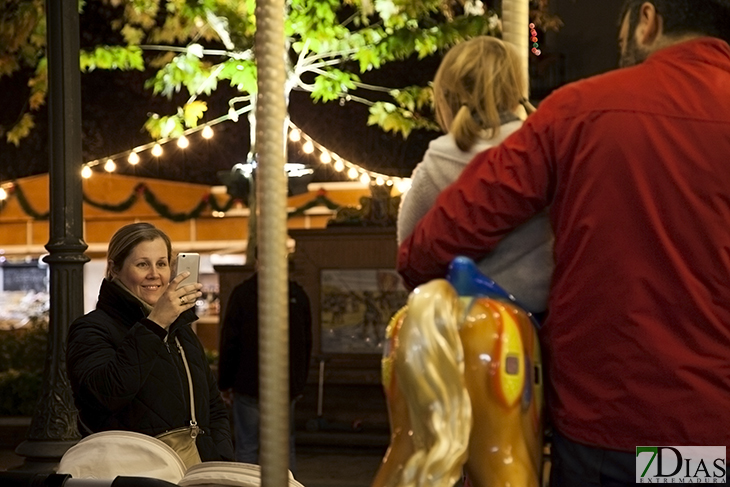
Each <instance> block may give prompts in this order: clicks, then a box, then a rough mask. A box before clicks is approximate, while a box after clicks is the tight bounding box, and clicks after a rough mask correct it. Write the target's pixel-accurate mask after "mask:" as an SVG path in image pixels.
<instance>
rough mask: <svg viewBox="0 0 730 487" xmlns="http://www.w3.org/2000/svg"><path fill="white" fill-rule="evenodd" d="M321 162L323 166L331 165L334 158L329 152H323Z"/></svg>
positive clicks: (320, 157)
mask: <svg viewBox="0 0 730 487" xmlns="http://www.w3.org/2000/svg"><path fill="white" fill-rule="evenodd" d="M319 160H320V161H321V162H322V164H329V163H330V162H332V156H331V155H330V153H329V152H322V154H320V155H319Z"/></svg>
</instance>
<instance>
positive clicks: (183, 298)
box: [180, 296, 188, 306]
mask: <svg viewBox="0 0 730 487" xmlns="http://www.w3.org/2000/svg"><path fill="white" fill-rule="evenodd" d="M186 304H188V301H187V300H186V299H185V296H180V306H185V305H186Z"/></svg>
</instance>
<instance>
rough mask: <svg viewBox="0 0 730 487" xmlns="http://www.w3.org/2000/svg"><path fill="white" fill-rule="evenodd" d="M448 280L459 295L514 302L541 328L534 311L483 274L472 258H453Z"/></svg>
mask: <svg viewBox="0 0 730 487" xmlns="http://www.w3.org/2000/svg"><path fill="white" fill-rule="evenodd" d="M446 280H447V281H449V283H450V284H451V285H452V286H453V287H454V289H455V290H456V293H457V294H458V295H459V296H486V297H488V298H497V299H504V300H506V301H510V302H512V303H514V304H515V305H517V306H519V307H520V308H522V309H523V310H524V311H525V312H526V313H527V314H528V315H529V316H530V319H531V320H532V323H533V324H534V325H535V328H536V329H539V328H540V324H539V323H538V321H537V320H536V319H535V317H534V316H533V315H532V313H530V312H529V311H528V310H527V308H525V307H524V306H523V305H522V304H520V302H519V301H517V298H515V297H514V296H513V295H512V294H510V293H508V292H507V290H505V289H504V288H503V287H502V286H500V285H499V284H497V283H496V282H494V281H493V280H492V279H490V278H489V277H487V276H485V275H484V274H482V272H481V271H480V270H479V268H478V267H477V265H476V264H475V263H474V261H473V260H471V259H470V258H468V257H463V256H459V257H456V258H455V259H454V260H452V261H451V264H449V272H448V274H447V275H446Z"/></svg>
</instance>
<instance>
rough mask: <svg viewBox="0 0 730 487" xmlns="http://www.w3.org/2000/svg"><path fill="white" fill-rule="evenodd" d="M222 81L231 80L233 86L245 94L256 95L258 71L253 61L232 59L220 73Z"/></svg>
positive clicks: (224, 64) (223, 66)
mask: <svg viewBox="0 0 730 487" xmlns="http://www.w3.org/2000/svg"><path fill="white" fill-rule="evenodd" d="M218 77H219V78H220V79H227V80H230V82H231V86H233V87H234V88H236V89H238V91H241V92H243V93H256V92H257V91H258V88H257V86H256V79H257V71H256V63H254V62H253V61H247V60H243V61H239V60H237V59H230V60H228V61H226V62H224V63H223V65H222V69H221V71H220V72H219V73H218Z"/></svg>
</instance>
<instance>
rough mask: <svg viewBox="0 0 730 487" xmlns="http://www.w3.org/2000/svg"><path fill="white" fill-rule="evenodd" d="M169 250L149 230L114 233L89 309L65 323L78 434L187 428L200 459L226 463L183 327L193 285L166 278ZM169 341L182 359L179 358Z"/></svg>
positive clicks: (224, 433) (221, 417) (223, 434)
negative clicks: (194, 427) (191, 430)
mask: <svg viewBox="0 0 730 487" xmlns="http://www.w3.org/2000/svg"><path fill="white" fill-rule="evenodd" d="M171 257H172V245H171V243H170V239H169V238H168V236H167V235H166V234H165V233H164V232H162V231H161V230H159V229H158V228H156V227H154V226H153V225H151V224H149V223H133V224H131V225H126V226H124V227H122V228H121V229H119V230H118V231H117V232H116V233H115V234H114V236H113V237H112V239H111V241H110V242H109V250H108V266H107V273H106V278H105V279H104V281H103V282H102V284H101V289H100V291H99V301H98V303H97V305H96V309H95V310H94V311H91V312H90V313H88V314H86V315H84V316H82V317H81V318H78V319H77V320H76V321H74V322H73V323H72V324H71V327H70V330H69V336H68V344H67V353H66V362H67V369H68V375H69V379H70V381H71V387H72V389H73V395H74V401H75V403H76V407H77V409H78V411H79V430H80V432H81V434H82V435H83V436H87V435H89V434H91V433H96V432H100V431H107V430H127V431H135V432H138V433H144V434H147V435H151V436H156V435H159V434H161V433H165V432H167V431H170V430H173V429H177V428H182V427H188V426H192V423H191V421H192V418H191V409H190V391H189V387H188V374H187V372H186V370H185V365H184V363H183V359H186V360H187V362H188V366H189V369H190V376H191V378H192V385H193V390H194V394H193V396H194V403H195V416H196V418H195V420H196V421H197V426H198V427H199V428H200V430H199V434H198V436H197V438H196V445H197V447H198V451H199V453H200V457H201V459H202V460H203V461H221V460H225V461H228V460H232V459H233V444H232V440H231V432H230V426H229V424H230V423H229V420H228V415H227V412H226V408H225V405H224V404H223V401H222V399H221V397H220V393H219V392H218V386H217V384H216V380H215V377H214V376H213V374H212V372H211V370H210V367H209V365H208V362H207V360H206V357H205V353H204V351H203V347H202V345H201V344H200V341H199V340H198V338H197V336H196V335H195V333H194V332H193V330H192V329H191V327H190V324H191V323H192V322H193V321H195V320H196V319H197V316H196V315H195V312H194V309H193V308H194V306H195V301H196V300H197V299H198V298H199V297H200V296H201V295H202V293H201V292H200V289H201V287H202V285H201V284H200V283H195V284H191V285H187V286H183V287H178V283H179V282H180V281H182V280H183V279H184V278H185V277H187V276H188V275H189V273H188V272H184V273H182V274H181V275H179V276H177V277H175V278H174V279H172V280H171V279H170V278H171V269H170V261H171ZM177 342H179V343H180V345H181V346H182V349H183V351H184V354H185V355H184V357H183V356H182V355H181V352H180V351H179V350H178V347H177Z"/></svg>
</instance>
